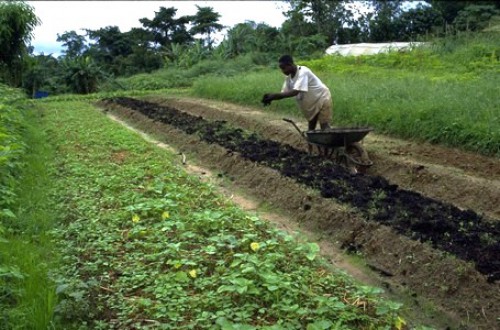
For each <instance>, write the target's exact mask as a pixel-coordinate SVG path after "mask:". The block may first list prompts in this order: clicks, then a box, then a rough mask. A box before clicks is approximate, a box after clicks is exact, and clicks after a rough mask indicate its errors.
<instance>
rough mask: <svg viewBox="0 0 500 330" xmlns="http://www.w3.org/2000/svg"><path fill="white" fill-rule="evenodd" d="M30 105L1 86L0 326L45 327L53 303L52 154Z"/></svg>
mask: <svg viewBox="0 0 500 330" xmlns="http://www.w3.org/2000/svg"><path fill="white" fill-rule="evenodd" d="M33 105H34V104H33V103H32V102H31V103H30V102H28V101H27V100H25V99H24V97H23V96H22V94H21V93H18V92H17V91H16V90H12V89H9V88H6V87H4V86H1V85H0V173H1V175H0V329H48V328H50V325H51V324H52V316H53V312H54V308H55V304H56V297H55V290H54V283H53V281H52V279H51V277H50V271H51V270H52V269H54V268H55V265H56V264H57V260H58V257H57V252H56V251H55V250H54V244H53V242H52V241H51V237H50V236H49V235H48V232H49V231H50V230H51V229H52V228H53V224H54V218H53V214H52V213H51V209H52V205H51V203H50V202H51V200H50V187H51V180H50V179H51V166H50V164H51V161H52V156H51V148H50V144H48V143H47V139H46V136H45V132H44V130H43V129H40V127H38V125H36V123H37V121H38V118H39V116H38V115H36V114H35V113H34V112H33V111H32V108H33Z"/></svg>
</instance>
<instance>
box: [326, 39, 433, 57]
mask: <svg viewBox="0 0 500 330" xmlns="http://www.w3.org/2000/svg"><path fill="white" fill-rule="evenodd" d="M424 44H425V43H424V42H390V43H361V44H348V45H332V46H330V47H328V48H327V49H326V54H327V55H332V54H337V55H342V56H359V55H374V54H380V53H388V52H390V51H402V50H409V49H411V48H412V47H416V46H422V45H424Z"/></svg>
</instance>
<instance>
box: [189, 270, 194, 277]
mask: <svg viewBox="0 0 500 330" xmlns="http://www.w3.org/2000/svg"><path fill="white" fill-rule="evenodd" d="M189 276H191V277H192V278H196V269H191V270H190V271H189Z"/></svg>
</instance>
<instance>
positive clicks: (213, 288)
mask: <svg viewBox="0 0 500 330" xmlns="http://www.w3.org/2000/svg"><path fill="white" fill-rule="evenodd" d="M44 108H45V109H46V115H45V117H44V118H45V121H44V126H45V128H46V129H47V130H48V131H49V132H50V138H51V141H52V142H53V144H54V145H55V146H56V148H57V154H56V166H57V169H58V171H57V178H56V186H57V188H58V193H57V197H56V198H57V201H58V206H57V208H56V210H57V213H58V214H59V217H60V221H61V226H60V227H59V228H58V230H56V231H55V233H54V235H55V238H56V240H57V242H59V244H58V245H59V248H60V250H61V251H62V254H63V255H64V258H63V263H64V266H63V267H62V268H61V269H60V270H59V271H58V276H57V292H58V295H59V298H60V302H59V305H58V315H59V316H60V317H61V318H63V320H62V321H63V322H66V323H67V324H68V327H71V325H73V326H75V327H77V326H81V325H85V324H86V325H87V327H90V328H93V329H107V328H113V329H116V328H120V329H124V328H134V329H140V328H151V327H155V328H162V329H181V328H197V329H200V328H211V329H217V328H224V329H228V328H242V329H243V328H244V329H255V328H259V329H282V328H287V329H304V328H306V327H308V328H310V329H326V328H330V327H335V328H337V329H353V328H355V329H374V328H375V329H379V328H380V329H382V328H384V329H385V328H397V329H402V328H403V327H404V321H403V320H402V319H401V318H400V317H399V316H398V314H397V313H398V309H399V307H400V305H399V304H397V303H393V302H390V301H383V300H382V299H381V297H380V292H381V291H380V290H379V289H377V288H373V287H367V286H362V285H358V284H356V283H355V282H354V281H353V280H352V279H351V278H349V277H347V276H346V275H345V274H342V273H339V272H337V271H335V270H332V269H331V267H330V266H329V265H328V264H327V263H326V262H325V261H323V260H322V259H321V258H319V256H318V246H317V245H316V244H314V243H307V242H299V241H298V240H297V239H295V238H293V237H292V236H289V235H286V234H284V233H283V232H279V231H277V230H276V229H273V227H271V226H270V225H269V224H268V223H267V222H265V221H263V220H260V219H258V218H257V217H255V216H250V215H248V214H246V213H244V212H243V211H241V210H240V209H238V208H237V207H236V206H235V205H234V204H232V203H231V202H230V201H228V200H226V199H225V198H223V197H221V196H220V195H218V194H217V193H216V192H215V188H213V187H211V186H210V185H208V184H205V183H202V182H200V181H199V180H198V178H196V177H193V176H189V175H188V174H186V173H185V172H184V170H183V169H182V168H180V167H179V166H176V165H175V161H174V157H175V156H174V155H172V154H170V153H168V152H167V151H164V150H161V149H159V148H157V147H156V146H154V145H153V144H150V143H148V142H146V141H144V140H143V139H142V138H140V137H139V136H138V135H135V134H131V133H130V132H129V131H128V130H126V129H125V128H123V127H121V126H120V125H118V124H116V123H114V122H111V121H110V120H108V119H107V118H106V117H105V116H104V115H103V114H101V113H99V112H97V111H96V110H95V108H93V107H92V106H91V105H89V104H88V103H84V102H81V101H80V102H64V103H62V102H45V103H44Z"/></svg>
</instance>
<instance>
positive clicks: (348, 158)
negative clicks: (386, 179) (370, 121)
mask: <svg viewBox="0 0 500 330" xmlns="http://www.w3.org/2000/svg"><path fill="white" fill-rule="evenodd" d="M283 120H284V121H286V122H289V123H290V124H292V125H293V126H294V127H295V129H296V130H297V131H298V132H299V133H300V135H301V136H302V137H303V138H304V139H305V140H306V142H307V143H308V145H309V146H316V147H317V149H318V151H319V153H320V155H322V156H325V157H326V158H329V159H331V160H333V161H334V162H335V163H336V164H338V165H341V166H344V167H345V168H346V169H348V170H349V171H351V172H352V173H364V172H365V171H366V170H367V169H368V168H369V167H370V166H372V165H373V162H372V161H371V160H370V158H369V157H368V153H367V152H366V150H365V149H364V148H363V146H362V145H361V144H360V143H359V142H360V141H361V140H363V138H364V137H365V136H366V135H367V134H368V133H369V132H371V131H373V128H371V127H336V128H328V129H325V130H313V131H301V130H300V128H299V127H298V126H297V124H295V122H294V121H293V120H291V119H288V118H283ZM309 152H310V153H311V152H312V148H310V149H309Z"/></svg>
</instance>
